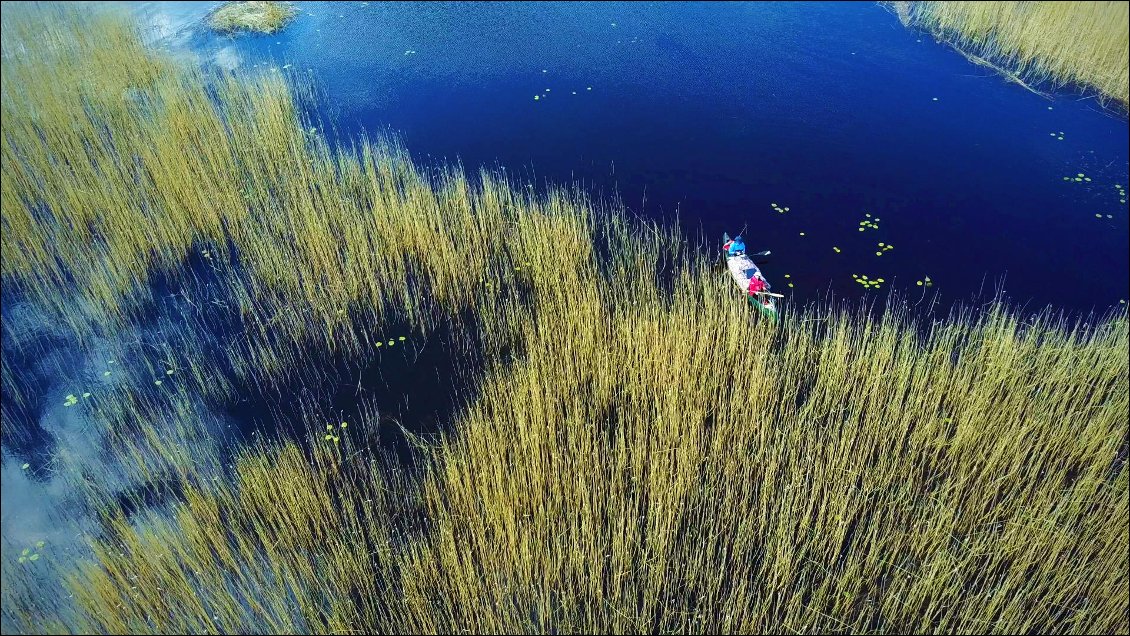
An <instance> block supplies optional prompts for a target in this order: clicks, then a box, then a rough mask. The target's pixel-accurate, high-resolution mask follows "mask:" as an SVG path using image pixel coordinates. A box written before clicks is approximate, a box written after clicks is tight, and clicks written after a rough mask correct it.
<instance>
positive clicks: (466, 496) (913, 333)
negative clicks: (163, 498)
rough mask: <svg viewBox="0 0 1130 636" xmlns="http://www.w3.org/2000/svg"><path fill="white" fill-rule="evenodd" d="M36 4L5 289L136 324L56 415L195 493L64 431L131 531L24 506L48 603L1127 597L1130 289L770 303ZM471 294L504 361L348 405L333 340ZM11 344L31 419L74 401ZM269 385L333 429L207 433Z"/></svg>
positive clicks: (32, 622) (344, 605) (710, 618)
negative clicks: (866, 302)
mask: <svg viewBox="0 0 1130 636" xmlns="http://www.w3.org/2000/svg"><path fill="white" fill-rule="evenodd" d="M3 30H4V31H3V55H4V74H3V77H2V84H0V97H2V100H0V102H2V116H3V118H2V122H3V123H2V134H0V137H2V139H0V143H2V147H0V149H2V160H3V171H2V179H0V194H2V196H0V211H2V217H0V220H2V230H3V231H2V232H0V264H2V268H0V271H2V276H3V284H4V286H5V288H9V286H11V287H10V288H11V289H18V290H19V292H20V294H21V296H23V297H24V298H26V299H27V301H28V302H31V303H34V305H35V306H36V307H37V308H38V309H39V310H40V311H41V312H42V313H43V314H44V315H45V316H46V318H47V320H49V321H50V322H51V324H54V325H58V326H59V328H60V329H64V330H65V332H66V333H67V334H68V342H69V343H70V346H71V347H72V348H73V350H74V351H75V355H76V356H80V355H82V352H84V351H88V350H89V349H90V348H91V347H93V346H95V345H96V344H97V343H100V342H105V341H107V339H109V341H111V342H114V343H116V344H114V347H116V348H115V349H114V350H113V351H112V355H113V356H114V357H113V362H111V361H110V360H107V361H106V365H105V370H103V369H102V368H98V369H94V370H91V371H88V372H86V373H85V374H84V375H76V372H75V371H74V369H73V368H67V367H65V366H64V365H63V364H60V367H59V369H58V378H59V380H60V382H65V383H66V385H65V386H64V388H62V389H60V391H59V395H58V405H57V406H56V407H55V408H57V409H72V411H67V412H68V413H82V414H83V415H84V417H85V421H86V422H88V424H87V425H88V426H89V427H91V429H90V430H88V431H87V432H88V433H89V435H90V436H91V437H92V438H93V439H101V440H105V441H104V443H103V445H102V446H101V447H100V448H98V449H97V452H98V453H100V454H101V455H102V456H104V458H105V465H106V466H108V467H112V470H115V471H120V472H124V473H127V474H128V476H129V478H130V479H131V480H132V481H133V482H136V483H142V484H145V485H146V487H147V488H149V489H151V490H153V491H156V490H158V489H159V490H162V491H165V492H169V491H171V492H175V493H176V495H175V496H174V497H172V498H171V500H170V501H169V502H168V503H166V504H164V505H162V506H156V507H154V506H140V509H139V510H138V511H136V512H133V513H132V514H130V513H129V511H127V510H126V508H125V504H123V503H122V501H121V499H120V498H119V497H118V496H116V494H115V493H114V492H110V491H108V487H107V486H106V485H105V482H106V480H105V479H104V476H103V475H101V474H98V473H95V472H92V471H91V470H90V469H89V468H87V469H81V468H80V467H81V466H88V464H80V463H75V462H74V461H72V460H73V458H68V457H66V456H60V457H54V458H52V461H53V466H52V470H53V473H54V475H55V478H56V479H61V480H63V481H64V482H65V483H67V484H69V488H70V490H71V491H73V492H74V493H75V494H74V498H75V500H74V502H73V505H72V508H71V509H73V510H75V511H79V510H82V511H86V512H87V513H88V514H90V515H91V516H92V518H94V519H95V520H96V522H97V523H96V526H97V527H96V528H94V529H76V532H81V533H82V535H83V537H84V540H85V543H86V544H88V552H87V553H86V554H84V555H78V556H71V555H67V554H64V553H61V552H52V550H51V545H50V544H47V545H46V546H37V548H36V549H37V550H38V551H37V552H35V553H34V554H31V553H30V546H20V545H12V544H10V542H9V540H8V539H7V538H5V539H4V542H5V543H4V549H3V551H2V556H0V560H2V566H3V587H2V590H3V610H2V611H3V615H4V618H5V620H6V621H8V624H9V625H11V626H12V628H13V629H14V630H16V631H22V632H25V633H33V632H34V633H39V632H42V631H48V632H73V633H75V632H77V633H91V632H93V633H150V632H154V633H234V632H264V631H265V632H275V633H284V632H285V633H291V632H293V633H322V632H337V633H340V632H351V633H359V632H372V633H384V632H428V633H459V632H463V631H472V632H499V633H501V632H506V633H526V632H547V631H550V630H554V631H556V632H560V633H571V632H605V633H606V632H618V633H619V632H625V633H654V632H695V633H717V632H722V633H731V632H743V633H748V632H804V633H831V632H836V633H839V632H883V633H906V632H911V633H917V632H945V633H966V632H976V633H1010V632H1039V633H1116V632H1126V631H1127V630H1128V629H1130V625H1128V623H1127V614H1126V604H1127V585H1128V580H1130V573H1128V564H1127V560H1126V545H1127V542H1128V540H1130V508H1128V506H1127V501H1128V497H1130V494H1128V493H1130V469H1128V467H1127V462H1126V454H1127V411H1128V407H1130V397H1128V395H1130V386H1128V378H1127V376H1128V364H1130V363H1128V360H1127V351H1128V346H1130V329H1128V319H1127V314H1126V310H1125V308H1120V309H1119V310H1118V311H1117V312H1114V313H1112V314H1110V315H1108V316H1106V317H1104V318H1101V319H1087V320H1080V321H1077V322H1072V323H1068V322H1067V321H1065V320H1064V319H1062V318H1056V317H1055V316H1053V315H1052V314H1050V313H1044V314H1041V315H1039V316H1035V317H1032V316H1020V315H1017V314H1015V313H1012V312H1011V311H1010V310H1009V309H1007V308H1006V307H1003V306H994V307H991V308H989V309H988V310H986V311H984V312H983V313H978V314H977V315H976V316H974V315H973V314H971V313H968V312H965V313H957V314H955V315H953V316H951V317H950V318H948V319H946V320H940V321H935V322H932V323H930V324H928V325H924V324H920V323H919V322H918V321H917V319H915V317H914V316H913V315H912V314H911V313H910V311H909V310H908V309H906V308H905V307H903V306H902V305H898V304H897V303H892V304H890V305H889V306H888V308H887V309H886V310H885V311H882V312H881V313H880V315H879V316H877V317H873V318H872V317H869V315H868V314H866V313H865V312H863V311H858V312H855V311H848V310H843V309H835V308H832V307H820V306H814V307H810V308H808V309H799V308H798V309H796V310H794V311H793V312H791V315H786V316H785V317H784V318H783V320H782V321H781V323H780V324H779V325H777V326H773V325H769V324H766V323H758V322H755V321H753V322H751V321H752V320H753V319H752V317H751V315H750V313H749V310H748V308H747V307H746V305H745V303H744V302H743V301H742V299H741V298H739V297H738V296H737V295H736V294H734V293H733V290H732V289H731V287H732V282H730V281H728V280H726V278H725V277H722V276H720V275H718V274H717V273H716V272H714V271H712V269H711V262H710V261H711V258H710V256H709V252H708V251H707V250H706V249H703V248H695V247H690V246H687V245H686V243H685V241H684V240H682V238H681V232H680V231H679V230H678V229H677V228H670V227H663V226H655V225H644V224H643V222H641V221H638V220H628V216H627V215H626V213H625V212H623V211H622V210H620V209H618V208H615V207H613V208H607V207H605V206H604V204H602V203H601V202H594V201H591V200H589V199H588V198H586V197H585V196H584V194H583V193H581V192H579V191H576V190H570V189H553V190H551V191H549V192H548V193H546V194H541V195H539V194H536V193H535V192H534V191H533V189H532V188H530V187H527V186H526V185H525V184H516V183H512V182H510V181H509V180H508V179H507V178H505V177H504V176H503V175H502V174H500V173H498V172H491V171H484V172H481V173H479V174H478V175H474V176H472V177H469V176H467V175H466V174H464V172H463V171H462V170H461V169H459V168H457V167H447V168H439V169H435V170H428V171H425V170H422V169H420V168H418V167H417V166H415V165H414V164H413V163H412V161H411V160H410V159H409V158H408V157H407V156H406V154H405V153H404V151H403V150H402V149H400V148H399V147H398V146H397V145H396V144H395V143H392V142H388V141H370V140H365V139H358V140H356V141H355V142H354V145H352V146H351V147H349V148H345V149H338V148H333V147H330V146H329V145H328V144H327V142H326V140H325V138H324V137H323V136H322V135H320V134H319V133H318V132H317V129H316V126H317V122H313V121H311V120H310V119H309V118H308V117H307V116H306V114H305V111H304V110H303V109H302V107H301V104H302V103H303V99H304V98H307V97H308V96H307V95H306V94H305V91H304V90H303V89H302V88H301V87H297V88H296V87H292V86H288V85H287V83H286V81H285V80H284V79H282V78H279V77H271V76H266V77H258V78H239V79H236V78H235V77H234V76H232V75H230V74H226V73H223V72H217V73H215V74H213V73H211V72H207V73H206V72H204V71H202V70H201V69H199V68H195V67H189V66H181V65H178V64H176V63H174V62H173V61H171V60H170V59H167V58H166V57H163V56H162V55H160V54H159V53H157V52H154V51H151V50H147V49H146V48H145V47H143V46H142V45H141V43H140V40H139V39H138V37H137V35H136V34H135V32H134V31H133V27H132V26H131V25H129V24H127V23H124V22H121V21H119V19H117V18H114V17H112V16H107V15H98V16H92V15H87V14H85V13H78V12H75V11H73V10H70V9H68V10H51V11H30V10H29V11H25V12H23V14H22V15H21V16H20V17H19V18H16V17H15V16H14V15H11V14H9V13H6V14H5V17H4V21H3ZM641 233H642V234H643V235H645V236H647V237H649V239H648V240H647V241H640V240H638V237H639V236H640V235H641ZM437 244H439V245H451V246H454V249H451V250H436V249H434V246H435V245H437ZM546 245H553V246H554V253H553V258H552V259H551V260H543V257H542V255H543V254H544V251H545V250H544V247H545V246H546ZM191 258H197V259H203V262H204V263H206V266H207V267H208V268H210V269H211V270H212V271H213V272H214V275H215V276H214V277H215V279H216V280H218V281H220V282H219V283H215V284H210V285H205V284H204V283H203V282H202V281H198V280H196V274H194V273H193V271H192V270H191V269H190V268H189V267H188V266H187V265H186V260H187V259H191ZM157 272H159V273H161V274H163V275H164V276H167V277H171V278H174V279H176V280H178V281H179V282H180V283H181V284H182V285H183V290H184V291H182V294H183V295H184V297H185V298H186V300H188V301H191V302H192V306H193V307H196V308H197V310H196V311H195V312H193V313H190V314H189V315H187V316H186V317H185V319H184V320H185V322H184V324H183V325H180V326H178V327H175V328H170V329H168V330H166V331H164V332H162V335H161V341H160V343H158V344H156V345H153V346H150V345H151V343H148V342H146V343H129V342H125V341H124V339H121V338H117V339H115V335H116V334H119V333H121V332H123V331H124V330H128V329H130V328H131V327H134V326H136V325H137V324H139V323H140V322H141V321H142V320H143V319H144V315H145V312H146V308H147V307H151V306H152V305H153V303H154V302H156V300H157V299H155V298H154V297H153V292H152V291H151V290H150V286H149V285H148V283H147V281H149V280H150V278H151V276H152V275H153V274H154V273H157ZM655 281H663V282H664V284H662V285H656V284H654V282H655ZM225 308H226V309H225ZM223 311H230V312H231V314H232V315H235V316H237V317H238V320H239V333H238V337H235V338H234V339H233V340H232V341H231V342H230V344H226V345H225V347H224V349H223V356H224V359H223V360H219V359H217V358H216V357H215V356H214V354H209V353H208V351H207V350H206V349H205V347H204V345H203V344H202V341H203V335H202V334H207V333H210V332H212V331H214V330H215V329H216V328H217V327H216V325H217V324H218V321H219V318H218V317H217V316H219V315H220V312H223ZM465 315H473V316H475V320H476V321H477V323H478V325H479V327H478V329H477V330H476V331H475V333H472V332H471V328H470V326H468V325H465V324H464V322H463V321H462V318H461V316H465ZM444 323H451V324H454V325H455V326H456V331H457V338H456V340H457V344H458V346H456V347H455V348H454V349H455V350H453V351H452V353H451V355H452V356H453V357H454V358H455V359H456V360H457V361H458V363H459V364H460V365H461V367H462V368H470V367H471V363H472V362H475V361H479V362H482V363H483V364H485V367H486V369H485V371H484V372H483V373H482V377H481V379H480V380H479V381H478V382H477V383H476V386H475V389H474V391H473V393H472V394H471V395H469V399H468V404H467V406H466V408H464V409H462V410H461V411H460V412H459V413H457V415H456V416H455V418H454V421H453V422H451V423H450V428H449V429H447V430H445V431H443V432H441V433H439V434H437V436H435V437H434V438H428V439H421V438H416V437H413V436H411V435H409V434H407V433H405V435H408V436H409V438H410V439H412V441H413V445H414V448H415V449H416V452H417V455H416V457H417V458H418V459H417V461H416V462H415V463H414V464H412V465H401V464H400V463H399V462H397V461H396V460H394V459H393V458H391V457H386V456H384V455H382V454H381V453H379V452H378V451H376V450H375V449H374V448H373V447H372V444H371V442H369V441H368V440H370V439H371V438H372V437H374V436H376V435H378V434H379V433H380V432H381V431H382V429H388V428H389V427H390V426H395V424H393V423H390V422H389V421H388V420H387V418H384V417H382V416H381V415H380V414H379V413H377V412H375V410H374V409H371V408H364V409H362V416H361V417H360V418H356V419H355V420H353V421H342V418H340V417H339V416H335V415H334V414H332V413H331V412H329V407H328V406H327V405H325V404H321V403H320V402H319V398H318V396H319V395H323V394H324V393H321V392H320V391H321V387H322V386H323V384H324V383H325V382H326V379H325V377H326V376H325V374H326V372H325V370H324V369H323V368H321V365H320V364H317V363H314V362H312V361H313V360H317V359H318V358H314V357H312V353H311V352H314V351H324V352H326V355H328V356H335V357H343V358H349V359H364V360H372V359H380V356H382V355H390V354H391V351H390V349H389V347H392V346H394V345H396V346H404V345H403V342H402V341H400V340H399V339H395V338H393V339H390V338H389V336H388V335H387V334H386V333H385V332H384V330H385V329H387V328H388V325H391V324H407V325H409V328H410V333H411V336H410V338H411V339H422V338H425V337H427V335H428V334H430V333H432V332H434V331H435V329H436V328H437V326H438V325H440V324H444ZM5 329H6V330H8V331H9V333H13V331H11V330H12V329H14V327H13V326H12V325H9V324H6V325H5ZM13 346H18V347H20V348H21V349H20V353H21V354H24V355H37V354H39V353H41V350H40V349H39V348H38V347H41V346H42V345H40V344H38V343H37V341H34V340H27V341H19V342H16V343H15V344H13ZM394 350H395V349H394ZM13 364H14V363H13V362H12V356H10V355H5V356H4V357H3V359H2V365H0V366H2V369H0V370H2V381H3V383H4V384H5V386H6V387H15V388H14V389H12V390H10V393H11V394H12V395H13V396H14V397H13V399H12V400H6V401H5V402H4V403H3V405H2V406H0V433H2V434H3V436H4V438H5V439H6V440H9V441H13V440H14V441H17V442H18V441H25V440H26V438H27V435H28V434H29V433H28V432H27V431H29V430H31V429H32V428H33V427H34V426H35V425H36V424H35V422H34V421H29V419H28V418H29V416H28V415H27V413H29V412H34V407H35V400H36V399H37V397H38V396H33V395H30V394H25V393H24V392H22V391H21V390H20V388H21V387H23V386H25V378H24V375H23V373H22V371H21V369H19V368H15V367H14V366H12V365H13ZM103 376H105V378H108V379H107V380H104V379H103ZM154 378H156V379H158V380H161V381H162V383H161V384H157V382H156V380H155V379H154ZM110 380H112V382H111V381H110ZM451 382H452V385H453V390H455V387H456V385H458V384H459V379H458V378H452V379H451ZM249 384H250V385H256V386H261V387H267V388H268V389H269V388H271V387H282V386H284V385H288V386H293V385H295V384H297V385H299V386H304V387H307V388H308V389H309V390H306V391H303V392H302V394H301V395H295V396H286V399H294V400H297V401H299V402H300V404H301V407H300V409H299V410H300V412H301V413H303V416H302V417H301V420H300V421H289V422H279V426H280V427H285V426H289V427H291V428H296V429H299V430H304V431H308V435H307V436H306V437H305V438H304V439H300V440H294V439H287V438H285V437H283V438H281V439H264V438H262V437H260V438H256V439H252V440H249V441H246V442H244V443H242V444H241V445H240V446H239V447H238V448H237V449H235V450H234V451H233V452H234V456H230V457H229V456H227V455H225V453H226V452H227V451H225V450H221V449H220V448H219V447H218V446H217V445H215V444H214V443H211V442H210V441H209V440H208V439H207V438H208V436H209V435H210V433H209V432H208V431H207V430H205V428H204V426H203V425H202V421H203V418H204V414H203V413H202V412H201V409H202V408H203V407H202V406H201V405H202V404H217V403H225V402H230V401H233V400H235V399H237V398H239V397H240V396H239V390H238V387H239V386H247V385H249ZM459 390H468V389H459ZM280 399H282V398H280ZM384 434H385V435H388V434H389V433H384ZM108 470H110V469H108ZM143 500H144V497H143V496H140V495H139V496H138V501H143ZM12 523H18V520H17V521H13V522H12ZM22 548H23V549H29V552H28V555H21V551H22V550H21V549H22ZM41 553H42V554H43V558H37V559H35V560H31V559H30V557H31V556H36V557H38V556H39V555H40V554H41ZM19 559H23V560H19Z"/></svg>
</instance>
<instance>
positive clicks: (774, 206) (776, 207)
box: [769, 203, 789, 214]
mask: <svg viewBox="0 0 1130 636" xmlns="http://www.w3.org/2000/svg"><path fill="white" fill-rule="evenodd" d="M769 205H770V206H772V207H773V209H774V210H776V211H777V214H784V213H785V212H788V211H789V208H787V207H784V208H783V207H781V206H779V205H777V204H776V203H770V204H769Z"/></svg>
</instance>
